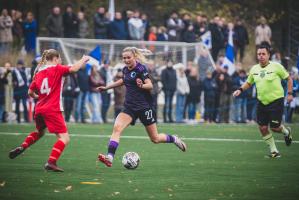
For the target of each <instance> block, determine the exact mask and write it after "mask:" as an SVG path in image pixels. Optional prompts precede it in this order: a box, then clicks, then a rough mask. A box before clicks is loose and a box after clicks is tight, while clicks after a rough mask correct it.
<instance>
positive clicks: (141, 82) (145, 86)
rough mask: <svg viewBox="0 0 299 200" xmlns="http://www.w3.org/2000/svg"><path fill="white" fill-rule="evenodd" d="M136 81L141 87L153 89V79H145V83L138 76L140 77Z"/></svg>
mask: <svg viewBox="0 0 299 200" xmlns="http://www.w3.org/2000/svg"><path fill="white" fill-rule="evenodd" d="M136 83H137V86H138V87H140V88H142V89H144V90H151V89H153V84H152V81H151V80H150V79H149V78H147V79H145V80H144V83H143V81H142V80H141V79H140V78H138V79H136Z"/></svg>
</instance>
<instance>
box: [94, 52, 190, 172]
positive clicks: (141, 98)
mask: <svg viewBox="0 0 299 200" xmlns="http://www.w3.org/2000/svg"><path fill="white" fill-rule="evenodd" d="M150 54H151V51H149V50H147V49H138V48H136V47H127V48H125V49H124V50H123V53H122V56H123V61H124V63H125V65H126V66H125V67H124V69H123V78H122V79H119V80H117V81H116V82H113V83H111V84H110V85H107V86H101V87H98V89H99V90H100V91H105V90H108V89H111V88H115V87H119V86H121V85H125V87H126V96H125V103H124V110H123V111H122V112H121V113H120V114H119V115H118V116H117V118H116V120H115V122H114V127H113V132H112V135H111V137H110V141H109V144H108V153H107V155H104V154H99V156H98V159H99V161H101V162H102V163H104V164H105V165H106V166H107V167H111V166H112V162H113V158H114V154H115V151H116V149H117V147H118V144H119V140H120V136H121V134H122V132H123V130H124V129H125V128H126V127H128V126H129V125H130V124H131V125H134V124H135V121H136V119H137V118H139V119H140V121H141V122H142V124H143V125H144V126H145V129H146V131H147V133H148V136H149V137H150V139H151V141H152V142H153V143H155V144H158V143H174V144H175V145H176V146H177V147H178V148H179V149H180V150H182V151H186V148H187V146H186V144H185V143H184V142H183V141H182V140H181V139H180V138H179V137H178V136H176V135H169V134H164V133H158V130H157V125H156V121H157V119H156V113H155V111H154V109H153V99H152V96H151V94H150V90H151V89H152V88H153V84H152V82H151V80H150V78H149V75H148V72H147V69H146V67H145V66H144V65H143V64H142V63H146V58H145V56H146V55H150Z"/></svg>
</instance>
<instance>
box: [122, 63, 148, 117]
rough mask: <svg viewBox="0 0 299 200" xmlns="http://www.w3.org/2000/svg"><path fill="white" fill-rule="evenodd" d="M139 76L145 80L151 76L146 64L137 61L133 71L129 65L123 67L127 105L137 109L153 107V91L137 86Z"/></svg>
mask: <svg viewBox="0 0 299 200" xmlns="http://www.w3.org/2000/svg"><path fill="white" fill-rule="evenodd" d="M137 78H140V79H141V80H142V81H143V82H144V80H145V79H147V78H149V75H148V72H147V69H146V67H145V66H144V65H142V64H140V63H137V65H136V67H135V68H134V69H132V70H131V71H130V70H129V69H128V67H124V68H123V80H124V84H125V86H126V97H125V107H127V108H130V109H132V110H135V111H138V110H144V109H148V108H151V107H152V105H153V99H152V96H151V93H150V91H148V90H144V89H142V88H139V87H138V86H137V83H136V79H137Z"/></svg>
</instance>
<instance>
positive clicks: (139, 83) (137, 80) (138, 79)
mask: <svg viewBox="0 0 299 200" xmlns="http://www.w3.org/2000/svg"><path fill="white" fill-rule="evenodd" d="M136 84H137V86H138V87H140V88H142V85H143V82H142V80H141V79H140V78H137V79H136Z"/></svg>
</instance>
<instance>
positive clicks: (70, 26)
mask: <svg viewBox="0 0 299 200" xmlns="http://www.w3.org/2000/svg"><path fill="white" fill-rule="evenodd" d="M63 27H64V37H66V38H76V37H78V32H79V23H78V18H77V15H76V14H74V13H67V12H66V13H64V14H63Z"/></svg>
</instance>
